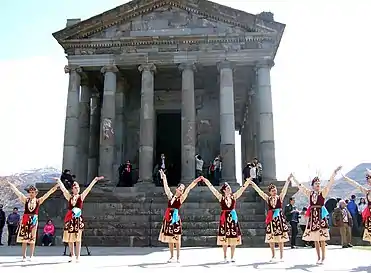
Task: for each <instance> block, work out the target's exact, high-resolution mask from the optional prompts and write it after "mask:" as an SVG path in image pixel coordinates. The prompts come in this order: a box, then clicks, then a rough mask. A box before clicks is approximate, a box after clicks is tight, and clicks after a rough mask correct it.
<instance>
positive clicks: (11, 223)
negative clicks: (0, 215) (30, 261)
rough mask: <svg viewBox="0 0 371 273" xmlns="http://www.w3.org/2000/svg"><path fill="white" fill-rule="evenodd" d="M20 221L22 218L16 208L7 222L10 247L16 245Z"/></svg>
mask: <svg viewBox="0 0 371 273" xmlns="http://www.w3.org/2000/svg"><path fill="white" fill-rule="evenodd" d="M20 220H21V216H20V215H19V214H18V208H14V209H13V212H12V213H11V214H9V215H8V219H7V220H6V224H7V225H8V246H10V245H13V244H15V241H16V235H17V229H18V226H19V222H20Z"/></svg>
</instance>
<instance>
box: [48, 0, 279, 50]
mask: <svg viewBox="0 0 371 273" xmlns="http://www.w3.org/2000/svg"><path fill="white" fill-rule="evenodd" d="M283 29H284V25H282V24H279V23H276V22H267V24H265V23H264V20H263V19H261V18H259V17H258V16H256V15H253V14H249V13H246V12H243V11H239V10H235V9H232V8H229V7H226V6H222V5H219V4H216V3H213V2H210V1H206V0H178V1H168V0H159V1H153V0H134V1H131V2H128V3H126V4H123V5H121V6H119V7H116V8H115V9H112V10H109V11H107V12H104V13H102V14H99V15H97V16H94V17H92V18H90V19H87V20H85V21H82V22H79V23H77V24H75V25H72V26H69V27H67V28H65V29H63V30H61V31H58V32H56V33H54V34H53V36H54V37H55V38H56V39H57V40H58V41H59V42H60V43H63V42H64V41H67V40H81V39H89V38H96V39H97V38H98V39H100V38H101V39H106V38H110V39H113V38H122V37H146V36H147V37H148V36H170V37H171V36H184V35H191V36H192V35H216V34H217V35H220V34H221V35H226V36H228V35H241V34H243V33H246V32H263V33H264V32H265V33H269V32H276V33H278V32H281V31H283Z"/></svg>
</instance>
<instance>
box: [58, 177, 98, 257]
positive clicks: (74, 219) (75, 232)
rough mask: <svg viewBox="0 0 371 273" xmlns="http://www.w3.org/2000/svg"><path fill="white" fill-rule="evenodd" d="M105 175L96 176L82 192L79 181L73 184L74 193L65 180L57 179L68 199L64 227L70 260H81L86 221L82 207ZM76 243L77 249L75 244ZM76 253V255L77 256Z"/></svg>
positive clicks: (64, 239)
mask: <svg viewBox="0 0 371 273" xmlns="http://www.w3.org/2000/svg"><path fill="white" fill-rule="evenodd" d="M103 178H104V177H103V176H101V177H96V178H94V179H93V181H92V182H91V183H90V184H89V186H88V187H87V188H86V189H85V190H84V191H83V192H82V193H81V194H80V186H79V184H78V183H77V182H73V184H72V194H70V193H69V191H68V190H67V189H66V188H65V186H64V185H63V182H62V181H61V180H60V179H56V180H57V181H58V184H59V186H60V188H61V191H62V193H63V195H64V198H66V200H67V201H68V211H67V214H66V216H65V217H64V228H63V230H64V231H63V242H64V243H68V247H69V249H70V260H69V262H73V261H74V260H75V257H76V262H79V258H80V253H81V239H82V232H83V230H84V226H85V225H84V221H83V218H82V216H81V209H82V205H83V203H84V200H85V198H86V196H87V195H88V194H89V192H90V191H91V189H92V188H93V187H94V185H95V184H96V183H97V182H98V181H99V180H101V179H103ZM75 244H76V251H75V247H74V245H75ZM75 255H76V256H75Z"/></svg>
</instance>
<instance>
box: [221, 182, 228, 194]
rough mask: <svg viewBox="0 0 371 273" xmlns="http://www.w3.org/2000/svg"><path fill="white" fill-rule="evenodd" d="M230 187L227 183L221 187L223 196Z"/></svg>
mask: <svg viewBox="0 0 371 273" xmlns="http://www.w3.org/2000/svg"><path fill="white" fill-rule="evenodd" d="M228 187H229V184H228V183H227V182H224V183H223V186H221V188H220V192H221V193H222V194H224V191H225V189H226V188H228Z"/></svg>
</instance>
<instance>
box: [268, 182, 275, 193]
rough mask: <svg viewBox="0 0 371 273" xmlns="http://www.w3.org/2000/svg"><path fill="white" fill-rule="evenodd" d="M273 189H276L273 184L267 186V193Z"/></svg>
mask: <svg viewBox="0 0 371 273" xmlns="http://www.w3.org/2000/svg"><path fill="white" fill-rule="evenodd" d="M274 188H276V186H275V185H274V184H272V183H271V184H269V186H268V191H269V192H270V191H271V190H273V189H274Z"/></svg>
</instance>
